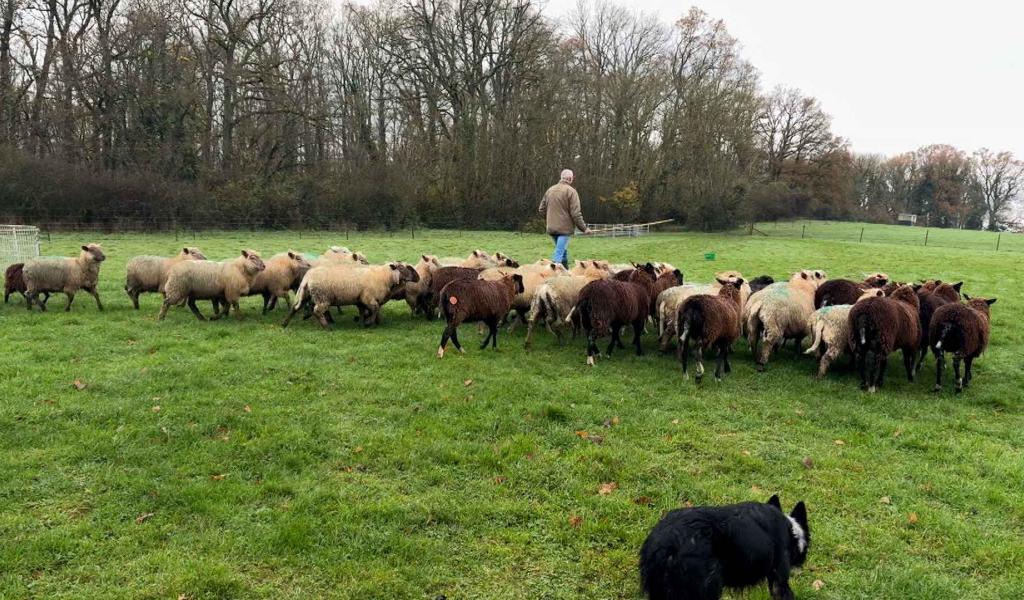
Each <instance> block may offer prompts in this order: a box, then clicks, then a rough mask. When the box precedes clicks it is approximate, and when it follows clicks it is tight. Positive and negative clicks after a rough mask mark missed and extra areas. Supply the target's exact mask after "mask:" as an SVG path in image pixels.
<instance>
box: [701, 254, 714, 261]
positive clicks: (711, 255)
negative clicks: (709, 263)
mask: <svg viewBox="0 0 1024 600" xmlns="http://www.w3.org/2000/svg"><path fill="white" fill-rule="evenodd" d="M704 260H715V253H714V252H705V253H704Z"/></svg>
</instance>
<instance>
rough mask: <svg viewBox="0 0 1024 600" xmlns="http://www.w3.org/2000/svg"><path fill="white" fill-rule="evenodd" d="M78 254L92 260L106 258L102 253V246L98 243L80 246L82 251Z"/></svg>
mask: <svg viewBox="0 0 1024 600" xmlns="http://www.w3.org/2000/svg"><path fill="white" fill-rule="evenodd" d="M79 256H81V257H82V258H85V259H86V260H90V261H92V262H103V261H105V260H107V255H106V254H103V248H100V245H99V244H86V245H84V246H82V253H81V254H80V255H79Z"/></svg>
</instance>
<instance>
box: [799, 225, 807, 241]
mask: <svg viewBox="0 0 1024 600" xmlns="http://www.w3.org/2000/svg"><path fill="white" fill-rule="evenodd" d="M805 233H807V226H806V225H803V226H802V227H801V229H800V239H804V234H805Z"/></svg>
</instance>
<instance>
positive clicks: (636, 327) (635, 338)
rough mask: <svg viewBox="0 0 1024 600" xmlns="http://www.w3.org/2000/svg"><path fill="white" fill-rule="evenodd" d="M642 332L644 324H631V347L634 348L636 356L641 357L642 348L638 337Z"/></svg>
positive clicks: (639, 322)
mask: <svg viewBox="0 0 1024 600" xmlns="http://www.w3.org/2000/svg"><path fill="white" fill-rule="evenodd" d="M643 332H644V322H643V321H637V322H634V323H633V345H634V346H635V347H636V355H637V356H641V355H643V353H644V349H643V347H642V346H641V345H640V335H641V334H642V333H643Z"/></svg>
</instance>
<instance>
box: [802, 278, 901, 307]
mask: <svg viewBox="0 0 1024 600" xmlns="http://www.w3.org/2000/svg"><path fill="white" fill-rule="evenodd" d="M887 283H889V276H888V275H886V274H885V273H872V274H870V275H868V276H866V277H865V278H864V281H851V280H849V279H829V280H828V281H826V282H824V283H822V284H821V285H820V286H818V289H817V290H815V291H814V308H815V309H819V308H821V307H822V306H835V305H838V304H854V303H856V302H857V299H858V298H860V297H861V295H862V294H863V293H864V292H865V291H866V290H868V289H870V288H882V287H885V285H886V284H887Z"/></svg>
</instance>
